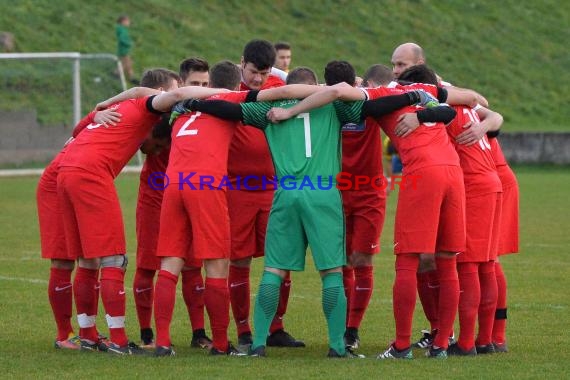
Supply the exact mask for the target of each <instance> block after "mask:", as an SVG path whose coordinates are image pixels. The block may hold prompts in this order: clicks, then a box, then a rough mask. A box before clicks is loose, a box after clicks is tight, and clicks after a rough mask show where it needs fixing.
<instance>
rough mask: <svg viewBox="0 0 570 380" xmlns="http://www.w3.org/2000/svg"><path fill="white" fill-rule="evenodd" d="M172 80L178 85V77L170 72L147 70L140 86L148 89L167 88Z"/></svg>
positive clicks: (166, 70) (160, 69) (165, 70)
mask: <svg viewBox="0 0 570 380" xmlns="http://www.w3.org/2000/svg"><path fill="white" fill-rule="evenodd" d="M173 79H174V80H176V81H177V82H178V83H180V77H179V76H178V74H176V73H175V72H174V71H172V70H168V69H162V68H159V69H148V70H146V71H145V72H144V73H143V75H142V79H141V86H142V87H149V88H159V87H168V86H169V85H170V82H171V81H172V80H173Z"/></svg>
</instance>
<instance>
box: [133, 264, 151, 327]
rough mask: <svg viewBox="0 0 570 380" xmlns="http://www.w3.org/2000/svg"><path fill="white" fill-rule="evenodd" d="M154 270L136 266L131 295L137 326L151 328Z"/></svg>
mask: <svg viewBox="0 0 570 380" xmlns="http://www.w3.org/2000/svg"><path fill="white" fill-rule="evenodd" d="M154 273H155V271H154V270H150V269H142V268H137V270H136V272H135V280H134V281H133V295H134V298H135V306H136V309H137V318H138V320H139V326H140V328H141V330H142V329H148V328H151V318H152V303H153V300H154V284H153V280H154Z"/></svg>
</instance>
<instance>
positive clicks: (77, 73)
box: [0, 52, 143, 177]
mask: <svg viewBox="0 0 570 380" xmlns="http://www.w3.org/2000/svg"><path fill="white" fill-rule="evenodd" d="M45 59H60V60H70V61H71V62H72V70H71V76H72V83H71V85H72V89H71V90H72V99H73V124H74V125H75V124H77V123H78V122H79V121H80V120H81V117H82V112H81V60H87V59H88V60H110V61H113V62H115V64H116V66H117V73H118V75H119V80H120V82H121V88H122V90H123V91H124V90H126V89H127V82H126V79H125V75H124V73H123V66H122V64H121V61H120V60H119V58H118V57H117V56H116V55H113V54H108V53H97V54H81V53H78V52H52V53H43V52H42V53H0V60H45ZM136 161H137V166H134V167H133V166H128V167H126V168H125V170H124V171H126V172H137V171H140V169H141V165H142V161H143V160H142V156H141V153H140V152H138V153H137V160H136ZM42 172H43V169H2V170H0V177H8V176H21V175H39V174H41V173H42Z"/></svg>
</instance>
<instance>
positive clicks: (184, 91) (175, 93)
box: [151, 86, 229, 112]
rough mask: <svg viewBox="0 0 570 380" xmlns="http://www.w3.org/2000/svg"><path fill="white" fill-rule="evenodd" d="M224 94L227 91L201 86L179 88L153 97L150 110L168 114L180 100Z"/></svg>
mask: <svg viewBox="0 0 570 380" xmlns="http://www.w3.org/2000/svg"><path fill="white" fill-rule="evenodd" d="M224 92H229V90H226V89H224V88H209V87H201V86H187V87H180V88H177V89H176V90H172V91H169V92H163V93H161V94H160V95H157V96H155V97H154V98H153V99H152V102H151V106H152V110H155V111H158V112H168V111H170V109H171V108H172V106H173V105H175V104H176V103H178V102H179V101H181V100H184V99H188V98H192V99H204V98H207V97H210V96H213V95H216V94H221V93H224Z"/></svg>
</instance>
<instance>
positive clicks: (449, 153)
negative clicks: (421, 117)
mask: <svg viewBox="0 0 570 380" xmlns="http://www.w3.org/2000/svg"><path fill="white" fill-rule="evenodd" d="M418 89H422V90H425V91H427V92H429V93H430V94H432V95H433V96H435V97H437V92H438V90H437V87H436V86H432V85H428V84H421V83H414V84H412V85H409V86H400V85H398V86H396V87H395V88H387V87H378V88H368V89H366V92H367V93H368V97H369V99H376V98H379V97H382V96H389V95H400V94H402V93H404V92H407V91H412V90H418ZM417 110H418V107H417V106H407V107H403V108H401V109H399V110H397V111H394V112H392V113H390V114H388V115H385V116H382V117H381V118H379V119H378V122H379V124H380V126H381V127H382V129H383V130H384V132H385V133H386V134H387V135H388V137H389V138H390V140H391V141H392V143H393V144H394V146H395V148H396V150H397V151H398V154H399V155H400V158H401V160H402V165H403V166H404V173H405V174H411V173H413V172H414V171H416V170H418V169H421V168H424V167H428V166H435V165H452V166H459V157H458V156H457V152H456V151H455V149H453V145H452V144H451V142H450V141H449V136H448V135H447V131H446V128H445V125H444V124H443V123H423V124H420V126H419V127H418V128H417V129H416V130H415V131H414V132H413V133H412V134H410V135H409V136H406V137H403V138H402V137H398V136H396V134H395V133H394V132H395V129H396V125H397V124H398V118H399V117H400V115H403V114H405V113H409V112H416V111H417Z"/></svg>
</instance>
